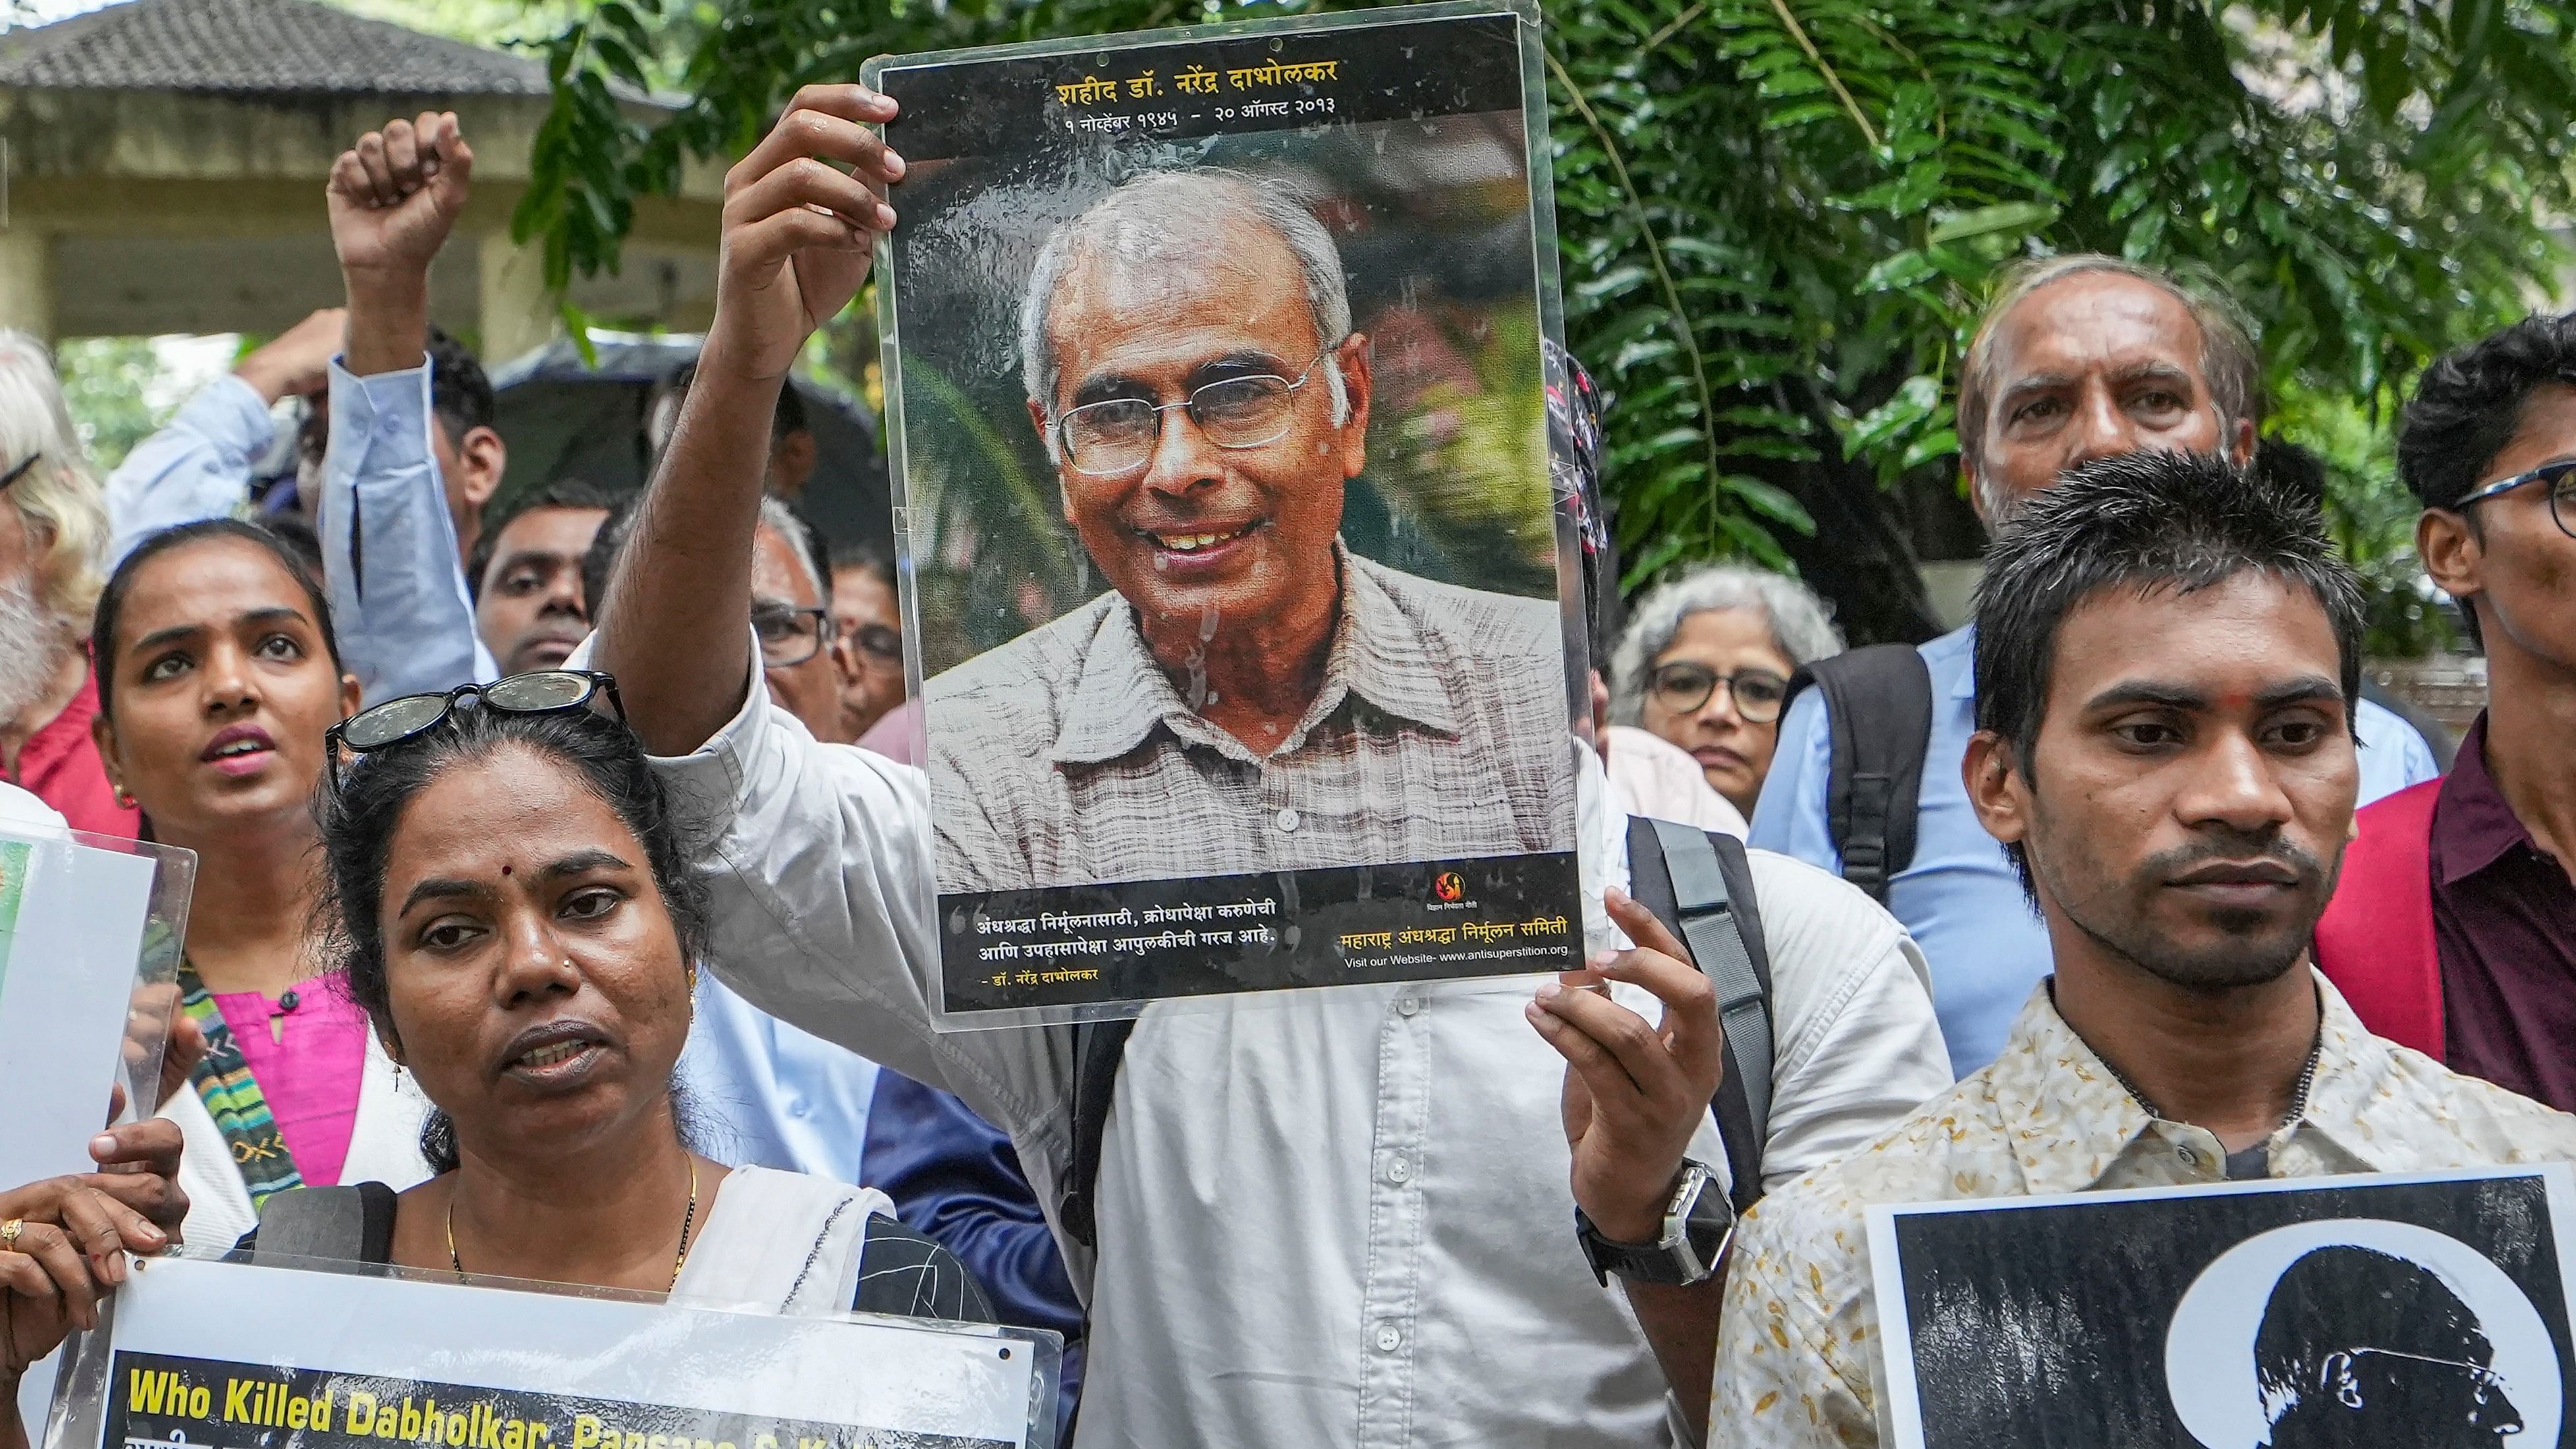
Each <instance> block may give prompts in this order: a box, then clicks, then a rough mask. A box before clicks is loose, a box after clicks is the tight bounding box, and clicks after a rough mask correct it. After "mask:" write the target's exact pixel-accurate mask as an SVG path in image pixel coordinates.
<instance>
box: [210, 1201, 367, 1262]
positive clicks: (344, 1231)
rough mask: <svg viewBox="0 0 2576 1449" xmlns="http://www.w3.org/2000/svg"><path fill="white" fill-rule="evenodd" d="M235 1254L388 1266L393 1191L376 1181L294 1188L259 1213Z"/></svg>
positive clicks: (277, 1259)
mask: <svg viewBox="0 0 2576 1449" xmlns="http://www.w3.org/2000/svg"><path fill="white" fill-rule="evenodd" d="M238 1247H239V1250H240V1251H241V1252H243V1253H246V1254H247V1255H248V1256H249V1258H250V1261H251V1262H253V1263H258V1264H267V1265H272V1266H273V1265H276V1264H277V1263H279V1262H280V1260H284V1259H292V1258H331V1259H337V1260H341V1261H346V1262H354V1263H390V1262H392V1261H393V1257H394V1190H393V1189H392V1188H390V1187H387V1186H385V1185H384V1184H383V1183H381V1182H362V1183H359V1184H358V1185H357V1186H355V1187H299V1188H293V1189H290V1190H289V1191H286V1192H281V1193H279V1194H277V1195H276V1196H275V1197H272V1198H270V1199H269V1200H268V1205H267V1206H266V1207H264V1208H262V1209H261V1210H260V1214H259V1226H258V1227H256V1228H254V1229H252V1230H251V1231H250V1232H249V1233H248V1234H246V1235H245V1236H244V1237H243V1238H242V1240H241V1242H240V1244H239V1245H238Z"/></svg>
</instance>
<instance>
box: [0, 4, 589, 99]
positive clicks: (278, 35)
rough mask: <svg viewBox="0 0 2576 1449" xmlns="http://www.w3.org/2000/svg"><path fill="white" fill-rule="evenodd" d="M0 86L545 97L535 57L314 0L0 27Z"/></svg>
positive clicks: (123, 10)
mask: <svg viewBox="0 0 2576 1449" xmlns="http://www.w3.org/2000/svg"><path fill="white" fill-rule="evenodd" d="M0 87H25V88H31V89H58V90H156V91H185V92H196V93H201V94H205V93H213V94H234V95H460V96H465V95H482V96H542V95H544V94H546V92H547V87H546V70H545V66H544V64H543V63H542V62H539V61H536V60H533V59H528V58H525V57H521V56H516V55H509V54H505V53H504V52H501V51H497V50H486V49H484V48H483V47H481V46H476V45H467V44H465V43H463V42H461V41H455V40H446V39H442V38H440V37H438V36H434V35H422V34H420V33H419V32H417V31H412V30H405V29H403V28H402V27H401V26H399V25H388V24H386V23H385V22H383V21H380V20H368V19H365V18H362V17H360V16H356V15H351V14H349V13H347V12H346V11H342V10H335V9H332V8H331V7H330V6H328V5H320V4H316V3H314V0H125V3H123V4H118V5H110V6H108V7H107V8H105V9H101V10H95V11H92V12H90V13H89V14H86V15H79V16H75V17H73V18H71V19H69V20H61V21H56V22H55V23H53V24H51V25H44V26H37V27H34V28H32V29H26V30H19V31H13V32H10V33H8V34H6V35H0Z"/></svg>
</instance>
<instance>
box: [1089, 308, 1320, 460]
mask: <svg viewBox="0 0 2576 1449" xmlns="http://www.w3.org/2000/svg"><path fill="white" fill-rule="evenodd" d="M1343 340H1344V341H1347V340H1348V339H1347V338H1346V339H1343ZM1341 345H1342V344H1341V342H1333V343H1330V344H1328V345H1327V346H1325V348H1324V349H1323V350H1322V351H1320V352H1317V353H1316V354H1315V360H1314V361H1313V362H1309V363H1307V364H1306V370H1305V371H1303V372H1301V373H1299V374H1297V376H1296V377H1294V378H1285V377H1280V376H1277V375H1276V374H1273V373H1266V372H1263V373H1255V374H1253V375H1252V376H1250V377H1229V378H1224V379H1222V380H1220V381H1217V382H1211V383H1205V384H1202V385H1200V386H1198V387H1195V388H1192V389H1191V390H1190V395H1189V396H1188V397H1185V398H1183V399H1181V400H1180V401H1179V402H1171V403H1152V402H1147V401H1146V400H1145V399H1143V398H1137V397H1113V398H1108V399H1105V400H1103V401H1100V402H1096V403H1084V404H1083V405H1082V406H1080V407H1078V408H1074V409H1072V410H1070V411H1068V412H1067V413H1066V414H1065V415H1064V416H1063V417H1061V418H1058V419H1056V424H1055V437H1056V444H1057V446H1058V447H1060V448H1061V449H1062V450H1063V452H1064V457H1065V461H1066V462H1068V463H1071V464H1072V465H1073V469H1074V471H1075V472H1077V473H1088V474H1091V475H1092V476H1093V477H1096V478H1108V477H1115V476H1117V475H1118V474H1121V473H1133V472H1135V471H1136V470H1137V469H1139V468H1142V467H1144V466H1145V465H1146V464H1147V463H1148V462H1151V461H1152V460H1153V457H1154V446H1155V444H1157V443H1158V442H1160V441H1161V440H1162V436H1163V414H1165V413H1169V412H1186V413H1188V414H1189V415H1190V421H1191V422H1193V423H1196V424H1197V425H1198V429H1199V431H1200V432H1202V433H1204V434H1206V435H1207V440H1208V441H1209V442H1211V443H1214V444H1216V445H1217V446H1218V447H1220V448H1237V449H1240V448H1261V447H1267V446H1269V445H1270V444H1272V443H1275V442H1278V441H1279V440H1280V439H1281V438H1284V437H1286V436H1288V427H1289V424H1290V422H1291V420H1292V419H1293V417H1294V412H1295V403H1296V399H1297V390H1298V389H1299V388H1302V387H1304V386H1305V385H1306V384H1307V383H1308V382H1309V381H1311V380H1312V379H1313V378H1314V376H1315V369H1316V367H1317V366H1318V365H1320V364H1321V363H1322V362H1323V360H1324V359H1325V358H1327V357H1330V356H1332V355H1333V352H1334V350H1335V349H1336V348H1339V347H1340V346H1341Z"/></svg>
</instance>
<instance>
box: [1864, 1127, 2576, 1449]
mask: <svg viewBox="0 0 2576 1449" xmlns="http://www.w3.org/2000/svg"><path fill="white" fill-rule="evenodd" d="M2571 1210H2576V1172H2571V1169H2569V1168H2568V1167H2566V1166H2565V1165H2552V1166H2549V1167H2545V1168H2513V1169H2501V1170H2497V1171H2493V1172H2481V1173H2463V1174H2447V1175H2441V1176H2426V1177H2396V1176H2391V1177H2342V1178H2321V1179H2309V1180H2304V1181H2299V1180H2287V1181H2265V1182H2252V1183H2246V1184H2243V1185H2234V1184H2231V1185H2228V1186H2225V1187H2217V1188H2194V1189H2171V1190H2162V1191H2151V1192H2110V1193H2085V1194H2078V1195H2075V1196H2072V1197H2058V1198H2033V1199H2020V1200H1997V1201H1994V1202H1987V1203H1968V1204H1941V1205H1939V1206H1936V1207H1928V1208H1904V1207H1900V1208H1877V1209H1873V1210H1872V1212H1871V1215H1870V1252H1871V1261H1872V1264H1873V1267H1874V1270H1875V1273H1876V1277H1877V1300H1878V1309H1879V1319H1880V1324H1881V1327H1882V1329H1883V1336H1882V1341H1881V1345H1880V1347H1881V1348H1882V1350H1883V1351H1884V1353H1885V1356H1886V1357H1885V1376H1884V1382H1885V1384H1886V1386H1887V1393H1886V1395H1885V1399H1884V1401H1883V1409H1882V1416H1883V1420H1884V1426H1885V1428H1886V1430H1887V1433H1888V1439H1887V1442H1888V1443H1889V1444H1891V1445H1894V1446H1901V1449H1949V1446H1954V1445H1955V1446H1966V1445H1978V1446H1996V1449H2017V1446H2024V1445H2122V1446H2140V1449H2147V1446H2155V1449H2162V1446H2173V1449H2255V1446H2258V1445H2270V1446H2272V1449H2320V1446H2373V1449H2396V1446H2399V1445H2405V1446H2409V1449H2455V1446H2494V1445H2497V1444H2503V1443H2511V1444H2515V1445H2520V1446H2526V1449H2532V1446H2551V1445H2558V1444H2561V1443H2563V1442H2565V1441H2564V1438H2563V1437H2562V1435H2563V1432H2564V1428H2565V1424H2564V1404H2565V1394H2564V1386H2565V1385H2566V1383H2567V1382H2568V1374H2569V1372H2570V1371H2571V1369H2576V1357H2571V1344H2570V1338H2569V1331H2568V1324H2569V1298H2568V1284H2567V1281H2566V1277H2565V1271H2566V1270H2565V1257H2566V1241H2565V1238H2564V1234H2565V1232H2566V1230H2567V1224H2568V1214H2569V1213H2570V1212H2571Z"/></svg>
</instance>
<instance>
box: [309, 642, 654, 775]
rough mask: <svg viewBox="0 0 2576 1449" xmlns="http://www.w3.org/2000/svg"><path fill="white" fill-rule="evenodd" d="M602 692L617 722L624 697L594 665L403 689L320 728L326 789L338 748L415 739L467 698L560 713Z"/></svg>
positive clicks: (367, 748)
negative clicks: (438, 688) (430, 690)
mask: <svg viewBox="0 0 2576 1449" xmlns="http://www.w3.org/2000/svg"><path fill="white" fill-rule="evenodd" d="M603 695H605V696H606V697H607V699H608V707H609V709H610V710H611V711H613V712H614V713H615V714H616V716H617V722H618V723H619V724H624V723H625V722H626V702H625V701H624V700H621V699H619V698H618V697H617V681H616V680H614V679H611V678H610V677H609V676H607V675H605V674H602V673H600V672H599V671H597V670H595V669H535V670H530V671H529V672H527V673H525V674H513V675H511V676H509V677H508V678H506V679H496V680H494V681H492V682H491V683H490V684H460V685H458V686H456V687H455V688H454V689H451V690H449V691H448V692H446V693H445V694H407V695H404V696H403V697H402V698H400V699H389V700H386V701H385V702H384V703H382V704H378V705H370V706H368V707H367V708H365V709H362V710H360V711H358V712H357V713H356V714H353V715H351V716H349V717H348V718H347V719H344V720H342V721H340V722H339V723H338V724H335V725H333V726H331V728H329V729H328V730H325V731H323V734H322V750H323V757H324V759H325V760H326V761H327V762H328V763H329V766H330V770H331V788H332V789H333V790H337V789H339V788H340V785H341V769H340V752H341V751H343V750H346V751H348V752H349V753H350V754H352V755H363V754H368V753H370V752H373V751H376V750H384V749H390V748H392V747H393V746H395V745H399V744H401V743H403V742H404V741H406V740H416V739H419V738H420V737H421V736H423V735H425V734H428V733H429V732H430V731H432V730H434V729H436V728H438V727H439V726H440V725H442V724H445V723H446V722H447V721H448V719H449V717H450V716H452V715H454V714H455V713H456V711H457V710H458V709H459V708H461V707H463V706H464V704H465V702H466V701H467V700H473V701H475V702H476V703H477V704H478V705H479V706H480V707H481V708H484V709H491V710H498V711H500V712H501V713H503V714H561V713H563V712H564V711H566V710H575V709H581V708H584V707H586V706H588V705H589V704H590V702H591V701H592V700H595V699H598V698H600V697H601V696H603Z"/></svg>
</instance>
